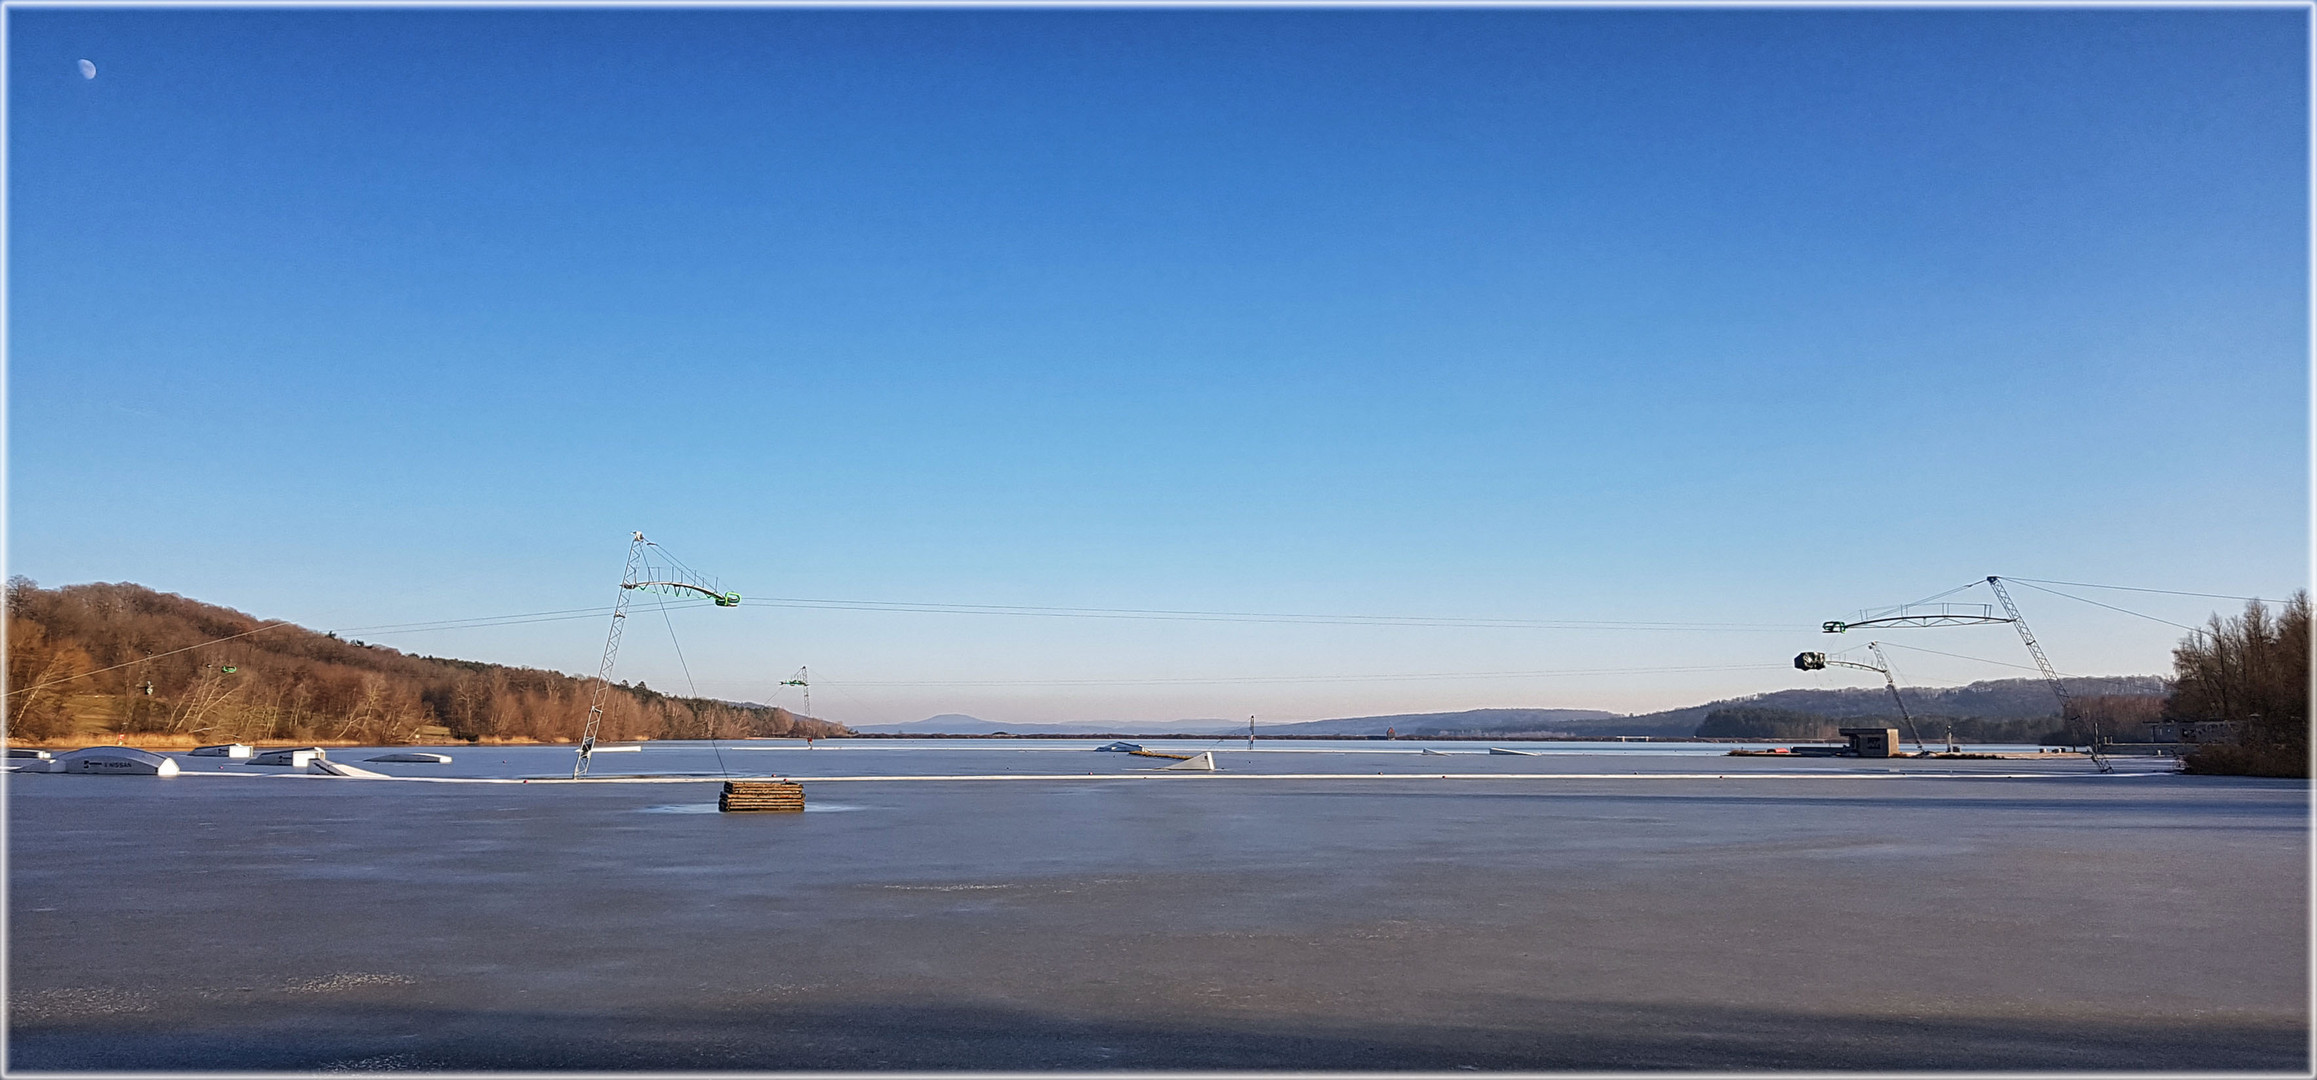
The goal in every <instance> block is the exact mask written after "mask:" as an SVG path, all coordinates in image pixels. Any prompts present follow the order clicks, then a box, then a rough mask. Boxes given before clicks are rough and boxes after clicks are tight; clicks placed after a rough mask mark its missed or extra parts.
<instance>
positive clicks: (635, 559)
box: [571, 532, 740, 780]
mask: <svg viewBox="0 0 2317 1080" xmlns="http://www.w3.org/2000/svg"><path fill="white" fill-rule="evenodd" d="M659 546H660V545H658V544H655V543H652V542H651V541H649V540H646V539H644V534H642V533H640V532H639V533H635V534H633V538H632V539H630V540H629V542H628V565H627V569H626V570H625V571H623V572H621V574H620V579H619V601H618V602H617V603H615V604H613V605H612V608H611V632H610V633H609V634H607V635H605V637H604V639H603V664H602V665H601V666H599V667H597V668H596V669H595V696H594V698H593V699H592V700H590V701H589V702H588V705H587V729H586V730H585V731H583V732H581V733H580V736H579V760H577V761H574V762H572V763H571V778H572V779H574V780H577V779H580V778H582V777H584V776H586V775H587V762H588V759H589V758H590V757H591V756H592V755H593V754H594V753H595V736H596V733H597V732H598V731H599V730H601V729H602V727H603V702H604V699H605V698H606V697H608V696H610V694H611V668H612V664H613V663H614V662H615V661H617V660H618V659H619V637H620V631H621V630H623V629H625V628H626V626H627V618H628V597H630V596H633V595H634V594H635V591H636V590H638V589H649V590H651V591H653V592H658V593H668V592H676V591H679V590H681V591H683V592H695V593H699V594H700V595H702V596H705V597H707V598H708V599H710V600H713V601H715V602H716V606H717V607H739V606H740V594H739V593H736V592H719V591H718V590H717V589H715V588H714V587H712V586H710V585H705V584H702V583H701V581H702V579H701V578H700V576H699V575H698V574H696V573H694V572H693V571H692V569H691V568H690V567H686V566H684V565H683V564H682V562H681V561H680V560H678V559H676V557H675V556H673V555H670V554H668V553H667V552H666V550H665V549H663V550H662V551H661V555H662V557H664V558H666V559H667V560H668V561H670V562H674V563H676V566H675V567H659V568H654V567H648V566H645V565H644V549H645V548H647V547H653V548H656V547H659ZM675 632H676V628H675V626H674V624H672V623H671V624H670V625H669V627H668V634H669V637H670V639H671V640H673V638H674V636H675ZM678 649H679V652H678V655H677V660H678V661H679V662H680V661H681V660H682V659H683V656H682V653H681V646H679V647H678ZM684 678H685V680H686V681H687V682H688V681H690V679H691V669H690V668H689V667H687V668H686V669H685V672H684ZM696 693H697V690H696V689H695V694H696Z"/></svg>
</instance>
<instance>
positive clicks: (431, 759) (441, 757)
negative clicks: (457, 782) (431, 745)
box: [362, 750, 451, 765]
mask: <svg viewBox="0 0 2317 1080" xmlns="http://www.w3.org/2000/svg"><path fill="white" fill-rule="evenodd" d="M362 760H364V761H413V762H420V763H424V764H427V765H448V764H450V763H451V756H450V755H449V754H429V753H426V752H424V751H417V750H412V751H406V752H404V753H400V754H380V755H378V756H377V757H374V758H363V759H362Z"/></svg>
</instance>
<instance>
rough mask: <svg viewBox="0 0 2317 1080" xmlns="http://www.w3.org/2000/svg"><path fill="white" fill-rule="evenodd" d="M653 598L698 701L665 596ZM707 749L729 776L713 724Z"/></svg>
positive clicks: (690, 672) (679, 662)
mask: <svg viewBox="0 0 2317 1080" xmlns="http://www.w3.org/2000/svg"><path fill="white" fill-rule="evenodd" d="M655 599H658V600H659V601H660V619H661V621H663V622H665V623H667V624H668V644H670V645H673V646H675V647H676V666H678V667H680V668H683V669H684V685H685V686H688V687H691V688H692V700H694V701H698V700H700V684H699V683H696V682H693V681H692V665H691V662H690V661H687V660H685V659H684V643H683V642H681V641H678V640H676V620H675V619H673V618H670V617H669V615H668V601H667V600H666V599H665V598H658V597H655ZM708 749H710V750H714V751H715V752H716V769H717V771H719V772H721V773H723V774H724V775H725V776H726V777H727V778H729V777H730V776H731V775H732V770H731V769H730V768H728V767H726V765H725V764H724V748H723V747H722V746H720V745H717V742H716V728H715V727H714V726H713V724H711V726H710V727H709V728H708Z"/></svg>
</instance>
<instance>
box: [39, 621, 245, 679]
mask: <svg viewBox="0 0 2317 1080" xmlns="http://www.w3.org/2000/svg"><path fill="white" fill-rule="evenodd" d="M288 625H290V623H289V622H288V621H287V620H283V621H280V622H270V623H267V624H265V625H264V626H261V627H258V628H257V629H256V630H244V631H242V632H241V633H238V634H227V635H226V636H224V637H221V638H211V639H209V640H208V641H204V642H201V643H200V644H198V645H187V646H185V647H184V648H182V649H171V650H169V651H168V652H157V653H154V654H153V655H151V656H140V657H138V658H136V659H134V660H129V661H125V662H123V663H118V664H114V665H112V666H111V667H101V668H98V669H96V670H95V671H83V672H81V673H80V674H78V675H66V676H64V677H62V678H56V679H50V680H48V681H47V682H44V683H34V684H33V685H31V686H19V687H17V688H16V689H14V690H10V691H8V695H7V696H9V697H15V696H16V695H18V694H29V693H31V692H32V691H34V690H42V689H46V688H48V687H51V686H56V685H58V684H61V683H68V682H71V681H73V680H74V679H85V678H88V677H89V676H91V675H102V674H104V673H105V672H108V671H119V670H120V669H122V668H125V667H135V666H136V665H138V664H142V663H144V662H145V661H147V660H158V659H160V658H162V657H164V656H175V655H177V654H178V653H181V652H192V651H193V650H195V649H199V648H204V647H207V646H210V645H215V644H218V643H219V642H224V641H232V640H233V639H235V638H245V637H248V636H250V635H251V634H255V633H259V632H261V631H265V630H271V629H273V628H274V627H277V626H288Z"/></svg>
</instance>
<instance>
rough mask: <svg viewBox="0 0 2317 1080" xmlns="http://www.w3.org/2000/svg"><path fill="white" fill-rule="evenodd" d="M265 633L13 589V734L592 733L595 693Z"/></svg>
mask: <svg viewBox="0 0 2317 1080" xmlns="http://www.w3.org/2000/svg"><path fill="white" fill-rule="evenodd" d="M267 621H268V620H263V619H258V618H255V617H253V616H250V615H247V614H244V613H242V612H239V611H235V610H233V609H231V608H223V607H218V606H216V605H214V604H204V603H201V602H199V601H196V600H188V599H186V598H185V597H182V596H176V595H173V594H170V593H162V592H155V591H153V590H151V589H148V588H145V587H143V586H141V585H132V584H128V583H125V582H124V583H119V584H105V583H101V582H100V583H93V584H87V585H67V586H64V587H63V588H58V589H43V588H40V587H39V586H37V585H35V584H34V583H33V582H31V581H29V580H26V579H24V578H13V579H11V580H10V581H9V582H8V705H9V708H8V734H9V735H10V736H11V737H13V738H16V739H19V740H36V741H37V740H46V739H61V738H75V737H89V736H99V735H101V736H110V735H112V734H116V733H117V734H123V735H139V734H151V735H168V736H190V737H193V738H195V739H198V740H200V741H204V742H229V741H244V742H246V741H250V740H255V739H295V740H301V741H303V740H316V741H347V740H351V741H355V742H360V743H366V744H394V743H411V742H435V741H441V740H444V739H484V738H493V739H536V740H539V741H542V742H548V741H557V740H576V739H577V738H578V737H579V736H580V733H581V731H582V729H584V728H585V726H586V723H587V708H588V700H589V697H590V695H591V693H592V689H593V683H594V680H592V679H583V678H574V677H572V676H570V675H565V674H563V673H561V672H556V671H541V670H538V669H535V668H518V667H506V666H504V665H500V664H486V663H481V662H478V661H473V660H453V659H444V658H439V657H432V656H413V655H410V654H408V653H403V652H400V651H397V650H395V649H390V648H387V647H385V646H383V645H365V644H360V643H356V642H352V641H342V640H340V639H338V638H337V637H335V636H332V635H329V634H322V633H316V632H314V631H312V630H307V629H304V628H302V627H297V626H289V625H282V626H276V627H272V628H270V629H263V630H260V629H258V628H259V627H262V626H264V625H265V624H266V622H267ZM250 631H256V632H255V633H250ZM234 635H246V636H239V637H236V636H234ZM221 638H231V640H224V641H220V640H218V639H221ZM204 642H210V643H211V644H203V643H204ZM107 669H109V670H107ZM845 733H846V729H845V727H844V725H842V724H833V723H830V722H828V721H825V720H816V719H811V718H808V717H801V716H797V715H795V714H793V713H790V712H789V711H788V710H786V709H781V708H773V707H764V706H745V705H735V704H732V703H730V702H722V701H709V700H703V699H698V698H680V697H671V696H669V695H666V694H661V693H658V692H656V691H653V690H649V689H646V688H644V687H642V686H627V685H624V684H623V685H619V686H615V687H613V688H612V691H611V693H610V695H609V696H608V697H607V698H606V699H605V704H604V717H603V727H602V730H601V733H600V735H599V737H600V738H602V739H605V740H627V739H704V738H720V739H731V738H752V737H753V738H765V737H776V736H812V737H816V738H820V737H828V736H833V735H842V734H845Z"/></svg>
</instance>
